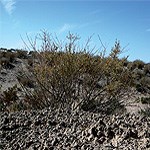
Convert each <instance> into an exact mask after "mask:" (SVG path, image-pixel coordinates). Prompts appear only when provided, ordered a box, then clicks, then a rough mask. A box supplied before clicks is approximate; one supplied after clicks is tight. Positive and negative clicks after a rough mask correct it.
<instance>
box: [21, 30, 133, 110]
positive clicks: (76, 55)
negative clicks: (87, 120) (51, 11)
mask: <svg viewBox="0 0 150 150" xmlns="http://www.w3.org/2000/svg"><path fill="white" fill-rule="evenodd" d="M42 36H43V38H42V43H43V44H42V46H41V47H42V49H41V50H40V51H39V50H38V51H37V54H38V55H36V59H37V60H38V63H34V65H33V67H32V68H31V70H30V73H31V76H33V77H34V79H35V81H36V82H35V83H36V88H35V89H34V90H33V91H31V90H29V89H28V88H26V87H25V86H24V85H23V84H22V87H23V89H24V91H25V93H26V96H25V101H26V102H27V103H28V105H29V106H30V107H34V108H42V107H45V106H52V107H58V106H61V107H62V108H63V107H71V106H73V109H76V108H78V107H79V108H81V107H82V108H83V107H88V106H90V105H91V107H90V108H87V110H89V109H91V108H92V109H94V107H95V106H97V105H98V104H101V103H102V101H111V100H114V99H118V97H119V96H121V94H123V93H124V91H125V90H126V89H127V88H128V86H129V85H130V84H131V83H132V74H131V73H130V72H129V70H128V68H125V67H124V63H125V61H126V59H122V60H120V59H119V58H118V56H119V54H120V53H121V48H120V44H119V42H117V41H116V43H115V46H114V47H113V48H112V50H111V53H110V55H109V56H108V57H105V56H104V54H103V53H102V52H100V54H99V55H98V56H96V57H95V56H94V55H93V53H92V52H90V51H89V50H88V51H87V50H86V48H87V47H86V48H84V50H82V49H79V48H78V50H76V49H77V45H76V44H75V43H76V41H77V40H78V39H79V38H78V37H77V36H74V35H73V34H70V33H69V35H68V36H67V39H68V40H69V42H68V43H66V44H65V46H64V48H63V47H62V46H58V43H55V42H52V41H51V40H50V37H49V35H48V34H47V33H46V32H43V35H42ZM33 49H34V50H35V49H36V48H35V47H34V48H33ZM101 82H103V83H104V84H101Z"/></svg>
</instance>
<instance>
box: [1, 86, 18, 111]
mask: <svg viewBox="0 0 150 150" xmlns="http://www.w3.org/2000/svg"><path fill="white" fill-rule="evenodd" d="M17 99H18V96H17V85H15V86H13V87H9V88H8V89H7V90H5V91H3V93H2V94H1V108H2V109H3V110H5V108H6V107H7V106H10V105H11V104H12V103H14V102H15V101H16V100H17ZM2 109H1V110H2Z"/></svg>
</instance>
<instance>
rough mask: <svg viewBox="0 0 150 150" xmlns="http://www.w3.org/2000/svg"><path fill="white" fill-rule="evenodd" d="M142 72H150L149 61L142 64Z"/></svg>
mask: <svg viewBox="0 0 150 150" xmlns="http://www.w3.org/2000/svg"><path fill="white" fill-rule="evenodd" d="M144 72H145V74H146V75H147V74H148V73H149V74H150V63H148V64H146V65H145V66H144Z"/></svg>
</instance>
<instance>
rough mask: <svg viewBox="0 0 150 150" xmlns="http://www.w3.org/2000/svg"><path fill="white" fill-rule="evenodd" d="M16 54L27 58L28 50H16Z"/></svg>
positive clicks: (21, 57)
mask: <svg viewBox="0 0 150 150" xmlns="http://www.w3.org/2000/svg"><path fill="white" fill-rule="evenodd" d="M16 56H17V57H18V58H20V59H26V58H28V52H27V51H25V50H16Z"/></svg>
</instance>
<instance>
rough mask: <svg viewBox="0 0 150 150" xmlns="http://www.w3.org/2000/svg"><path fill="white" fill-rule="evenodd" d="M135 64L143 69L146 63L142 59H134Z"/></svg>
mask: <svg viewBox="0 0 150 150" xmlns="http://www.w3.org/2000/svg"><path fill="white" fill-rule="evenodd" d="M133 65H135V66H136V68H138V69H143V68H144V65H145V63H144V62H143V61H142V60H135V61H133Z"/></svg>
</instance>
